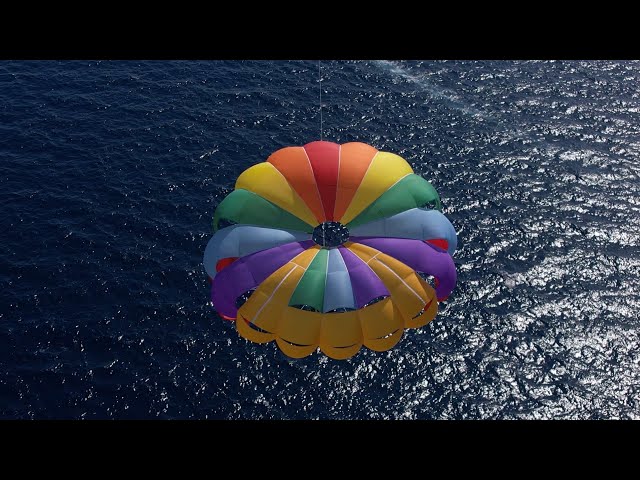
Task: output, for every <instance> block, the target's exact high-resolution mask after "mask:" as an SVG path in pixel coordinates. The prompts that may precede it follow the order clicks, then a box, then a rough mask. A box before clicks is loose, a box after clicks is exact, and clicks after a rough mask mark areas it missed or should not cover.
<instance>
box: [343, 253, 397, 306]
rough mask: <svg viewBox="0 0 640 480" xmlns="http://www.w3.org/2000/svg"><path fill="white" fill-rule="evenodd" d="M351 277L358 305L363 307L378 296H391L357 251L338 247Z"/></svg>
mask: <svg viewBox="0 0 640 480" xmlns="http://www.w3.org/2000/svg"><path fill="white" fill-rule="evenodd" d="M338 250H339V251H340V253H341V254H342V258H343V259H344V263H345V265H346V266H347V270H348V272H349V277H350V278H351V288H352V290H353V296H354V297H355V300H356V307H357V308H362V307H363V306H365V305H366V304H367V303H369V302H370V301H371V300H373V299H374V298H376V297H381V296H389V295H391V294H390V293H389V290H387V287H385V286H384V283H382V280H380V279H379V278H378V276H377V275H376V274H375V273H374V271H373V270H371V267H369V265H367V264H366V263H364V262H363V261H362V260H361V259H360V258H359V257H358V256H357V255H356V254H355V253H353V252H351V251H350V250H348V249H347V248H345V247H338Z"/></svg>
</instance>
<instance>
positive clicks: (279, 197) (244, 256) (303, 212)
mask: <svg viewBox="0 0 640 480" xmlns="http://www.w3.org/2000/svg"><path fill="white" fill-rule="evenodd" d="M440 210H441V205H440V198H439V197H438V194H437V192H436V190H435V189H434V188H433V186H432V185H431V184H430V183H429V182H427V181H426V180H424V179H423V178H422V177H420V176H418V175H415V174H414V173H413V170H412V168H411V166H410V165H409V164H408V163H407V162H406V161H405V160H403V159H402V158H401V157H399V156H398V155H395V154H393V153H388V152H379V151H378V150H376V149H375V148H373V147H371V146H369V145H366V144H364V143H355V142H354V143H346V144H343V145H338V144H336V143H332V142H323V141H320V142H312V143H309V144H307V145H305V146H304V147H286V148H283V149H281V150H278V151H277V152H275V153H274V154H272V155H271V156H270V157H269V158H268V160H267V161H266V162H263V163H259V164H257V165H254V166H252V167H251V168H249V169H247V170H245V171H244V172H243V173H242V174H241V175H240V176H239V177H238V180H237V182H236V185H235V190H234V191H233V192H231V193H230V194H229V195H228V196H227V197H226V198H225V199H224V200H223V201H222V202H221V203H220V205H219V206H218V208H217V209H216V212H215V215H214V220H213V228H214V231H215V234H214V235H213V237H212V238H211V240H210V241H209V244H208V245H207V248H206V250H205V254H204V266H205V269H206V271H207V273H208V274H209V276H210V277H211V279H212V285H211V288H212V290H211V300H212V303H213V305H214V307H215V308H216V310H217V311H218V313H219V314H220V315H221V316H222V317H223V318H225V319H227V320H235V324H236V328H237V330H238V333H239V334H240V335H241V336H242V337H244V338H246V339H248V340H251V341H253V342H258V343H266V342H270V341H272V340H275V341H276V342H277V344H278V346H279V347H280V349H281V350H282V351H283V352H284V353H285V354H286V355H288V356H290V357H294V358H301V357H305V356H307V355H309V354H311V353H312V352H314V351H315V350H316V349H317V348H318V347H320V350H321V351H322V352H324V353H325V354H326V355H328V356H329V357H332V358H336V359H344V358H349V357H351V356H352V355H354V354H355V353H357V352H358V350H360V347H361V346H362V345H365V346H367V347H368V348H370V349H371V350H377V351H384V350H388V349H389V348H391V347H393V346H394V345H396V344H397V343H398V341H399V340H400V338H401V337H402V334H403V332H404V329H405V328H417V327H421V326H423V325H425V324H427V323H428V322H430V321H431V320H433V318H434V317H435V315H436V312H437V310H438V300H440V301H442V300H444V299H446V297H447V296H448V295H449V294H450V293H451V291H452V290H453V288H454V287H455V284H456V270H455V265H454V263H453V260H452V258H451V255H452V254H453V253H454V251H455V249H456V246H457V237H456V232H455V229H454V228H453V225H451V223H450V222H449V220H447V218H446V217H445V216H444V215H443V214H442V213H441V212H440ZM429 277H433V284H434V287H432V286H431V284H430V283H429V282H428V281H427V280H428V279H429Z"/></svg>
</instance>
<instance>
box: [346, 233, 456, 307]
mask: <svg viewBox="0 0 640 480" xmlns="http://www.w3.org/2000/svg"><path fill="white" fill-rule="evenodd" d="M351 241H352V242H357V243H361V244H363V245H368V246H369V247H372V248H375V249H376V250H380V251H381V252H382V253H386V254H387V255H389V256H391V257H393V258H395V259H397V260H399V261H401V262H402V263H404V264H406V265H409V266H410V267H411V268H413V269H414V270H417V271H419V272H424V273H426V274H427V275H433V276H434V277H435V278H437V279H438V282H439V284H438V286H437V287H436V295H437V296H438V300H440V301H442V300H444V299H445V298H447V297H448V296H449V294H450V293H451V292H452V291H453V289H454V288H455V286H456V279H457V274H456V266H455V264H454V263H453V259H452V258H451V256H450V255H449V254H448V253H447V252H446V251H444V250H441V249H437V248H435V247H433V246H432V245H429V244H428V243H425V242H423V241H421V240H412V239H408V238H382V237H351Z"/></svg>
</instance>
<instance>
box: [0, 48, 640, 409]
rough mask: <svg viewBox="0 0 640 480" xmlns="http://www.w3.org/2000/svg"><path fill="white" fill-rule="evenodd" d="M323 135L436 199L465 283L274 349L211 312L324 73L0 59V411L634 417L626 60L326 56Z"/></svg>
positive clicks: (283, 67) (639, 367) (633, 98)
mask: <svg viewBox="0 0 640 480" xmlns="http://www.w3.org/2000/svg"><path fill="white" fill-rule="evenodd" d="M322 78H323V82H322V89H323V103H324V108H323V120H324V125H323V130H324V131H323V134H324V138H325V139H326V140H331V141H335V142H339V143H344V142H349V141H362V142H366V143H369V144H371V145H373V146H375V147H376V148H378V149H380V150H387V151H391V152H395V153H398V154H400V155H402V156H403V157H404V158H406V159H407V161H409V162H410V163H411V164H412V166H413V167H414V169H415V171H416V172H417V173H420V174H422V175H423V176H424V177H425V178H426V179H428V180H429V181H431V182H432V184H433V185H434V186H435V187H436V189H437V190H438V192H439V193H440V195H441V197H442V200H443V203H444V212H445V213H446V215H447V216H448V217H449V219H450V220H451V221H452V223H453V224H454V226H455V227H456V230H457V232H458V237H459V250H458V251H457V253H456V255H455V257H454V260H455V262H456V264H457V267H458V274H459V280H458V286H457V288H456V290H455V291H454V292H453V294H452V295H451V297H450V298H449V300H448V301H447V302H445V303H444V304H441V308H440V311H439V314H438V316H437V317H436V319H435V320H434V321H433V322H431V323H430V324H429V325H428V326H426V327H424V328H422V329H419V330H409V331H407V332H406V333H405V335H404V338H403V339H402V341H401V342H400V343H399V344H398V345H397V346H396V347H395V348H394V349H392V350H391V351H388V352H384V353H376V352H372V351H369V350H367V349H365V348H363V349H362V350H361V351H360V353H359V354H357V355H356V356H355V357H353V358H352V359H350V360H348V361H334V360H331V359H328V358H326V357H324V356H322V355H319V354H315V355H312V356H310V357H307V358H306V359H302V360H292V359H288V358H287V357H285V356H284V355H283V354H282V353H280V351H279V350H278V349H277V348H276V346H275V345H274V344H273V343H272V344H268V345H256V344H253V343H249V342H247V341H245V340H244V339H242V338H240V337H239V336H238V335H237V333H236V332H235V328H234V326H233V324H232V323H230V322H226V321H223V320H221V319H220V318H219V317H217V315H216V314H215V312H214V311H213V310H212V308H211V306H210V304H209V284H208V282H207V276H206V273H205V271H204V268H203V267H202V263H201V262H202V255H203V252H204V248H205V246H206V243H207V241H208V240H209V238H210V236H211V234H212V228H211V221H212V217H213V212H214V210H215V208H216V206H217V204H218V203H219V202H220V201H221V200H222V199H223V198H224V197H225V196H226V195H227V194H228V193H229V192H230V191H231V190H232V188H233V185H234V181H235V179H236V177H237V176H238V175H239V174H240V173H241V172H242V171H243V170H244V169H246V168H247V167H249V166H251V165H253V164H255V163H258V162H261V161H264V160H265V159H266V158H267V157H268V155H269V154H270V153H272V152H273V151H275V150H277V149H279V148H281V147H284V146H287V145H302V144H305V143H307V142H310V141H313V140H316V139H318V137H319V136H320V131H319V130H320V127H319V123H320V122H319V108H318V107H319V98H318V97H319V83H318V65H317V62H306V61H203V62H195V61H171V62H169V61H144V62H142V61H29V62H24V61H3V62H0V182H1V183H0V202H1V209H0V218H1V219H2V222H1V225H2V230H1V232H0V239H1V246H2V249H1V250H0V287H1V288H0V418H5V419H6V418H36V419H48V418H71V419H95V418H113V419H127V418H180V419H182V418H198V419H200V418H216V419H262V418H275V419H289V418H291V419H307V418H320V419H334V418H336V419H368V418H374V419H378V418H391V419H414V418H418V419H478V418H481V419H510V418H528V419H537V418H543V419H556V418H576V419H591V418H636V419H637V418H640V391H639V388H640V348H639V347H640V339H639V334H638V332H639V330H638V325H639V317H640V315H639V313H638V310H639V307H640V247H639V245H640V157H639V156H640V98H639V95H640V93H639V92H640V88H639V87H640V63H638V62H615V61H588V62H586V61H585V62H583V61H555V62H553V61H474V62H466V61H453V62H451V61H430V62H420V61H410V62H409V61H350V62H346V61H331V62H329V61H325V62H323V63H322Z"/></svg>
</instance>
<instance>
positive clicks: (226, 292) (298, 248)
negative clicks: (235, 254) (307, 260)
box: [211, 240, 314, 318]
mask: <svg viewBox="0 0 640 480" xmlns="http://www.w3.org/2000/svg"><path fill="white" fill-rule="evenodd" d="M313 243H314V242H313V240H308V241H304V242H293V243H287V244H285V245H281V246H279V247H274V248H269V249H267V250H262V251H260V252H256V253H252V254H251V255H247V256H246V257H242V258H240V259H238V260H236V261H235V262H233V263H232V264H231V265H229V266H228V267H226V268H224V269H223V270H222V271H220V272H219V273H218V275H216V277H215V278H214V279H213V283H212V285H211V301H212V302H213V305H214V306H215V307H216V310H217V311H218V312H219V313H220V314H222V315H225V316H226V317H230V318H235V317H236V316H237V314H238V309H237V308H236V299H237V298H238V297H239V296H240V295H242V294H243V293H245V292H246V291H247V290H251V289H252V288H255V287H257V286H258V285H260V284H261V283H262V282H263V281H264V280H265V279H266V278H267V277H269V276H270V275H271V274H272V273H273V272H275V271H276V270H278V269H279V268H280V267H282V266H283V265H284V264H286V263H287V262H288V261H289V260H291V259H292V258H294V257H296V256H297V255H299V254H301V253H302V252H303V251H305V250H306V249H307V248H309V247H311V246H312V245H313Z"/></svg>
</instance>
